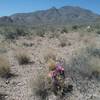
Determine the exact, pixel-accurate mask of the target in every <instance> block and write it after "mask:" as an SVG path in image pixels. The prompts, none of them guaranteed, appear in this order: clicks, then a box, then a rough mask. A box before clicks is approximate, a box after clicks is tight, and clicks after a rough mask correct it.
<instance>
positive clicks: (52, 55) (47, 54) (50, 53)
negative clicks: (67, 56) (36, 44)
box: [43, 48, 57, 62]
mask: <svg viewBox="0 0 100 100" xmlns="http://www.w3.org/2000/svg"><path fill="white" fill-rule="evenodd" d="M43 52H44V55H43V57H44V60H45V62H47V61H48V60H49V59H53V60H56V55H57V54H56V50H55V49H53V48H47V49H46V50H44V51H43Z"/></svg>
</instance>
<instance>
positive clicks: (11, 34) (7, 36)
mask: <svg viewBox="0 0 100 100" xmlns="http://www.w3.org/2000/svg"><path fill="white" fill-rule="evenodd" d="M27 34H28V33H26V32H25V31H24V30H23V29H18V28H17V29H15V30H13V31H10V30H9V31H7V32H5V34H4V36H5V39H10V40H13V39H17V38H18V37H19V36H26V35H27Z"/></svg>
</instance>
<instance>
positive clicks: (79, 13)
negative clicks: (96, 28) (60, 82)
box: [0, 6, 100, 26]
mask: <svg viewBox="0 0 100 100" xmlns="http://www.w3.org/2000/svg"><path fill="white" fill-rule="evenodd" d="M99 17H100V16H99V15H98V14H95V13H93V12H92V11H89V10H87V9H83V8H80V7H72V6H64V7H61V8H59V9H57V8H55V7H52V8H50V9H48V10H41V11H36V12H31V13H17V14H13V15H11V16H5V17H1V18H0V24H15V25H26V26H29V25H48V24H51V25H62V24H69V22H70V24H71V23H89V22H94V21H95V20H96V19H97V18H99Z"/></svg>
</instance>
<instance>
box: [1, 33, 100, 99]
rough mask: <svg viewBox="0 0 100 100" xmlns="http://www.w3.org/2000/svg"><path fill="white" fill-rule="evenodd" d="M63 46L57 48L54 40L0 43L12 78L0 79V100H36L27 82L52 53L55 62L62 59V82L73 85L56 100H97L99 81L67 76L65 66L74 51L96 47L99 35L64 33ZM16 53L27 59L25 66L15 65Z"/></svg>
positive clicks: (51, 96) (78, 76)
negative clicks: (91, 46) (64, 75)
mask: <svg viewBox="0 0 100 100" xmlns="http://www.w3.org/2000/svg"><path fill="white" fill-rule="evenodd" d="M59 37H65V39H64V41H63V42H65V43H66V45H65V46H64V47H62V46H61V42H62V40H60V39H59V38H57V37H54V38H50V37H48V36H45V37H38V36H36V37H33V36H32V37H20V38H19V39H18V40H15V41H13V42H11V41H10V42H7V41H3V42H1V44H2V43H3V44H4V45H5V47H6V48H7V52H6V53H5V54H4V55H6V57H7V58H8V59H9V61H10V63H11V72H12V73H14V74H15V76H13V77H11V78H8V79H4V78H0V100H38V99H39V98H38V97H36V96H34V95H33V91H32V89H31V82H32V81H33V78H35V76H36V75H37V69H42V68H43V67H44V66H45V59H44V56H46V54H47V53H48V52H50V53H51V52H53V53H54V54H55V55H56V58H57V59H60V58H63V59H64V60H65V63H66V64H65V66H64V67H65V69H66V82H69V83H70V84H72V85H73V91H72V92H70V93H67V94H66V96H65V97H64V98H60V100H63V99H64V100H100V81H99V80H97V79H95V78H91V79H89V78H87V77H85V78H83V77H81V75H79V74H75V75H76V76H75V75H72V73H71V74H70V73H67V66H66V65H67V63H69V61H70V60H71V58H72V57H73V56H74V55H77V51H79V50H81V48H85V47H86V46H88V44H90V45H95V46H96V47H98V48H99V46H100V36H96V35H94V34H93V35H81V34H80V33H78V32H76V33H75V32H74V33H67V34H64V35H63V36H62V35H61V36H59ZM16 52H25V53H26V54H28V55H29V56H30V58H31V63H29V64H27V65H19V63H18V61H17V59H16V57H15V56H16ZM71 75H72V76H71ZM48 99H49V100H58V99H59V98H58V97H56V96H54V95H53V94H51V95H50V96H49V97H48Z"/></svg>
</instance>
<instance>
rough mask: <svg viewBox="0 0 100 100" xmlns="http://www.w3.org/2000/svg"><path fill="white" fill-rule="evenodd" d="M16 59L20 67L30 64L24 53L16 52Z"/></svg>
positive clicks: (27, 56)
mask: <svg viewBox="0 0 100 100" xmlns="http://www.w3.org/2000/svg"><path fill="white" fill-rule="evenodd" d="M16 58H17V60H18V62H19V64H20V65H26V64H29V63H30V57H29V55H28V54H26V53H25V52H18V53H17V54H16Z"/></svg>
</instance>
